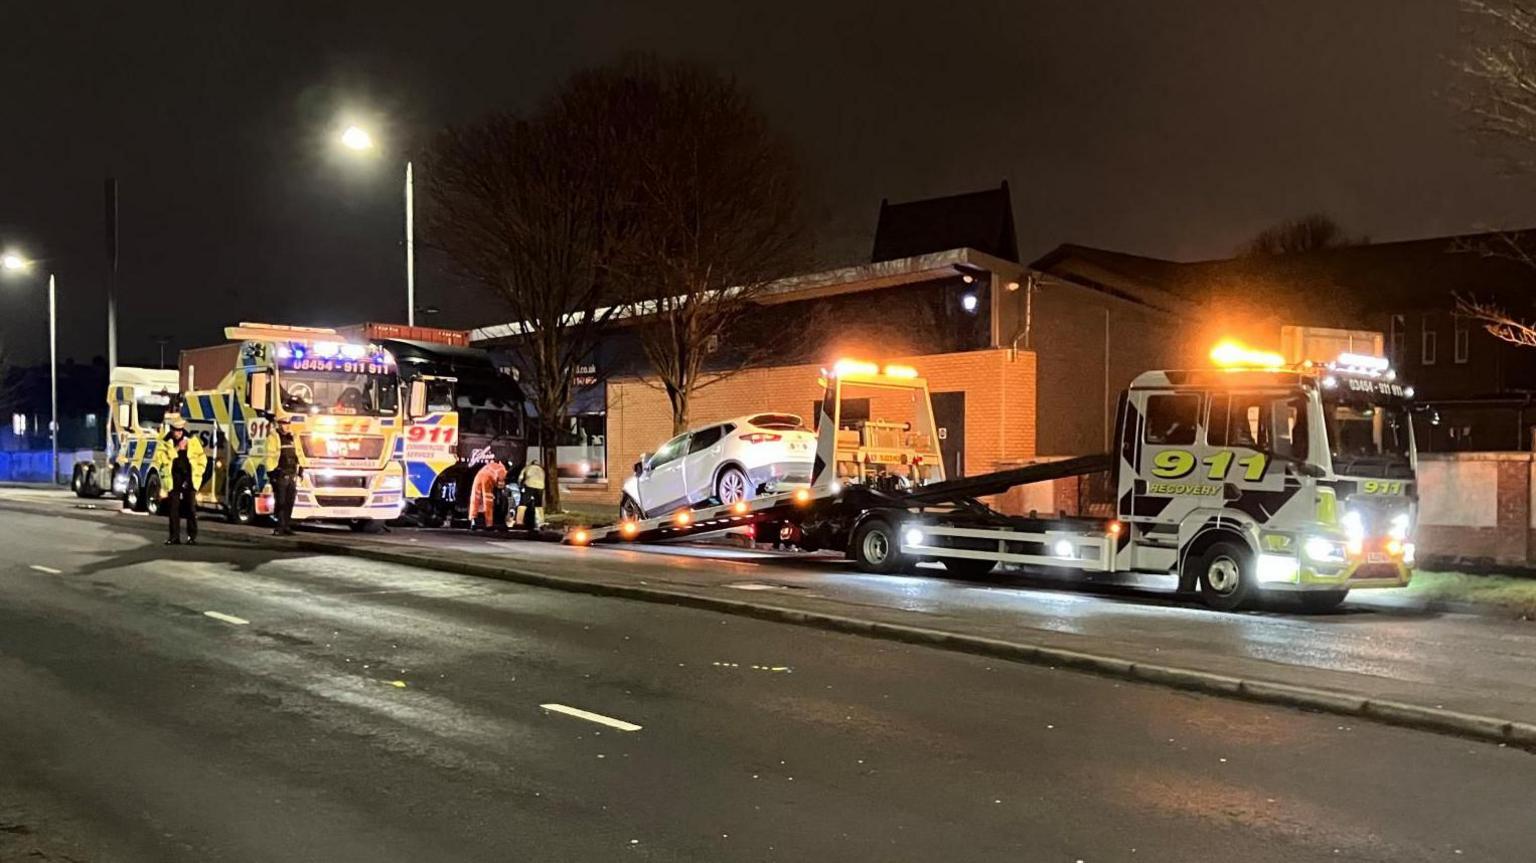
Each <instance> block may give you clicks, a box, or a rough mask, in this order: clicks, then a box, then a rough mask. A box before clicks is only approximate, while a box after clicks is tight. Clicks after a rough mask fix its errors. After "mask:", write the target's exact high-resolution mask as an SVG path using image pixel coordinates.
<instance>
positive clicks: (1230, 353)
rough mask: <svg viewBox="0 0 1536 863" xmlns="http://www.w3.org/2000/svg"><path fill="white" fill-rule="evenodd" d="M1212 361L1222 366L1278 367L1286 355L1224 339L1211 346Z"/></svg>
mask: <svg viewBox="0 0 1536 863" xmlns="http://www.w3.org/2000/svg"><path fill="white" fill-rule="evenodd" d="M1211 361H1212V362H1214V363H1215V364H1216V365H1218V366H1221V367H1222V368H1260V369H1278V368H1280V367H1282V366H1284V365H1285V357H1282V356H1280V355H1279V354H1277V353H1275V352H1274V351H1258V350H1254V349H1253V348H1250V347H1246V346H1244V345H1243V344H1241V343H1239V342H1236V341H1233V340H1232V339H1223V340H1221V341H1220V342H1217V343H1216V347H1214V348H1211Z"/></svg>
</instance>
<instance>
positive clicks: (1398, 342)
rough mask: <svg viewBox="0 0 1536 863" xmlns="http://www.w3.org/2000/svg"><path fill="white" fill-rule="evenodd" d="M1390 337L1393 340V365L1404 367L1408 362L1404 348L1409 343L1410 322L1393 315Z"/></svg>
mask: <svg viewBox="0 0 1536 863" xmlns="http://www.w3.org/2000/svg"><path fill="white" fill-rule="evenodd" d="M1389 337H1390V338H1391V340H1392V364H1393V365H1398V366H1400V365H1403V364H1404V363H1405V362H1406V361H1407V359H1408V358H1407V356H1405V355H1404V348H1405V347H1406V346H1407V342H1408V322H1407V321H1406V320H1404V319H1403V316H1402V315H1393V316H1392V323H1391V329H1390V330H1389Z"/></svg>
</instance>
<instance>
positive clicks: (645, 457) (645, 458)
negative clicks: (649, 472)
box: [635, 452, 651, 476]
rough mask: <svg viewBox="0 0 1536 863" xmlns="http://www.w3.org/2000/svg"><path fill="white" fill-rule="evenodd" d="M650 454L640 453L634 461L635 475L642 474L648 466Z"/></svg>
mask: <svg viewBox="0 0 1536 863" xmlns="http://www.w3.org/2000/svg"><path fill="white" fill-rule="evenodd" d="M650 464H651V454H650V453H648V452H647V453H641V454H640V460H639V461H637V462H635V476H644V475H645V470H646V468H648V467H650Z"/></svg>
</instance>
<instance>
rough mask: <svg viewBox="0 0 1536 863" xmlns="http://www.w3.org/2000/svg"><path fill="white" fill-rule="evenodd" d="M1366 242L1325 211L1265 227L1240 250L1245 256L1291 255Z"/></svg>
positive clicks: (1365, 239)
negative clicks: (1351, 233)
mask: <svg viewBox="0 0 1536 863" xmlns="http://www.w3.org/2000/svg"><path fill="white" fill-rule="evenodd" d="M1364 242H1367V238H1365V237H1354V236H1351V235H1350V234H1349V232H1347V231H1345V230H1344V228H1343V226H1341V225H1340V224H1339V223H1338V222H1335V221H1334V220H1333V219H1332V217H1330V216H1329V215H1328V214H1326V213H1309V214H1307V215H1305V216H1300V217H1298V218H1295V219H1286V220H1285V221H1283V222H1280V223H1279V224H1277V225H1273V226H1271V227H1269V228H1265V229H1264V230H1262V231H1260V232H1259V233H1258V234H1257V235H1255V236H1254V238H1253V239H1251V240H1249V241H1248V242H1247V243H1244V244H1243V246H1242V248H1241V249H1240V250H1239V253H1240V254H1244V255H1290V254H1295V253H1298V252H1315V251H1317V250H1319V249H1332V248H1337V247H1340V246H1354V245H1360V244H1362V243H1364Z"/></svg>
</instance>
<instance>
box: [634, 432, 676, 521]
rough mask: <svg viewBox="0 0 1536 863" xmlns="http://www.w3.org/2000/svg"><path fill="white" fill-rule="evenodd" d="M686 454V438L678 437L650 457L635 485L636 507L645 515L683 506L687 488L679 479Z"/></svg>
mask: <svg viewBox="0 0 1536 863" xmlns="http://www.w3.org/2000/svg"><path fill="white" fill-rule="evenodd" d="M687 450H688V435H687V434H680V435H678V436H677V437H675V438H673V439H671V440H669V441H667V442H666V443H664V444H662V445H661V447H660V448H658V449H657V450H656V452H655V453H654V454H652V455H651V460H650V462H648V463H647V465H646V468H645V474H644V475H643V476H642V477H641V478H640V483H639V486H640V497H641V501H640V505H641V506H643V507H645V510H646V512H648V513H652V514H660V513H665V512H669V511H671V510H673V509H676V508H678V507H679V506H682V505H684V504H686V503H687V501H688V487H687V485H686V483H685V482H684V478H683V461H684V459H683V456H684V454H685V453H686V452H687Z"/></svg>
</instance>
